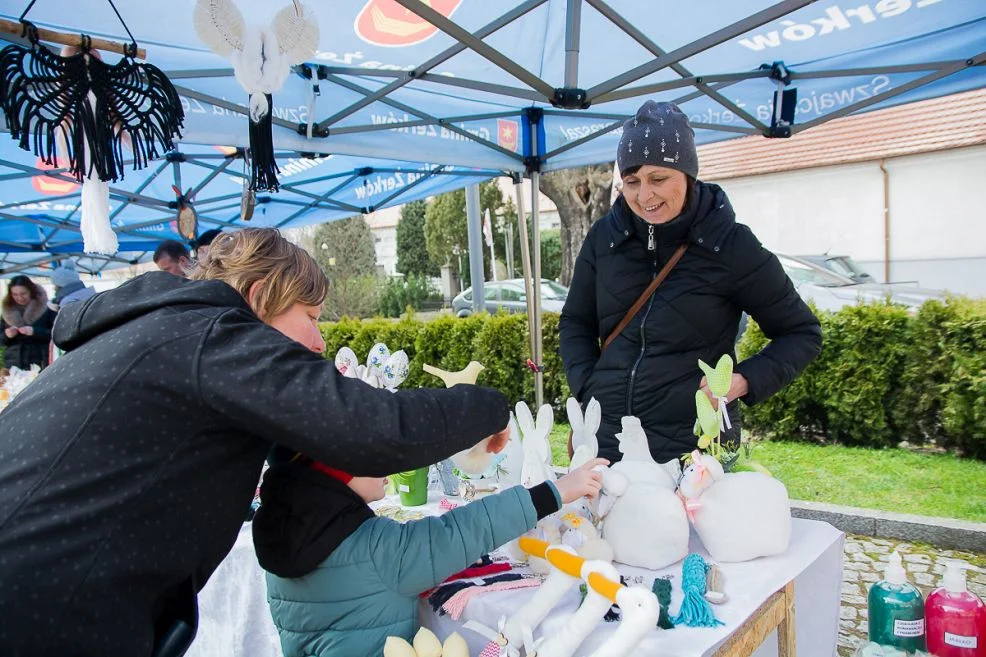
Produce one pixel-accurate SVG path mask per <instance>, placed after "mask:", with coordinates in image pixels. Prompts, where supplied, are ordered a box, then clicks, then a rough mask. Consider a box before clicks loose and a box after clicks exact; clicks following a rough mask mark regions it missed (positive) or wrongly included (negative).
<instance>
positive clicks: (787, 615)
mask: <svg viewBox="0 0 986 657" xmlns="http://www.w3.org/2000/svg"><path fill="white" fill-rule="evenodd" d="M784 604H785V607H786V609H785V612H784V617H783V618H782V619H781V622H780V624H779V625H778V626H777V655H778V657H795V655H796V652H797V651H796V647H795V644H796V643H797V639H796V633H795V629H796V628H795V624H794V580H791V581H790V582H788V583H787V584H786V585H785V586H784Z"/></svg>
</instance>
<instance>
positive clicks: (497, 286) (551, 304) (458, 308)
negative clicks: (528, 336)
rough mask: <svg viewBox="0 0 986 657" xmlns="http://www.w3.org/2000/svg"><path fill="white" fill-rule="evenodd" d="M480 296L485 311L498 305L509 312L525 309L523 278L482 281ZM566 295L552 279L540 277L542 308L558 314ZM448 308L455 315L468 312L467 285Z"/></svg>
mask: <svg viewBox="0 0 986 657" xmlns="http://www.w3.org/2000/svg"><path fill="white" fill-rule="evenodd" d="M483 297H484V299H485V302H486V310H487V312H491V313H495V312H496V311H497V310H499V309H501V308H502V309H503V310H506V311H507V312H511V313H523V312H527V293H526V292H525V290H524V279H523V278H510V279H507V280H505V281H496V282H493V281H488V282H485V283H483ZM567 298H568V288H567V287H565V286H564V285H562V284H560V283H556V282H555V281H549V280H546V279H543V278H542V279H541V309H542V310H547V311H550V312H555V313H560V312H561V309H562V306H564V305H565V299H567ZM452 310H453V311H454V312H455V316H456V317H468V316H469V315H471V314H472V288H471V287H470V288H466V289H465V290H464V291H463V292H461V293H459V294H458V295H456V297H455V298H454V299H452Z"/></svg>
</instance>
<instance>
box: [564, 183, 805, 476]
mask: <svg viewBox="0 0 986 657" xmlns="http://www.w3.org/2000/svg"><path fill="white" fill-rule="evenodd" d="M649 228H650V225H649V224H647V223H646V222H644V221H643V220H642V219H640V218H639V217H637V216H636V215H635V214H634V213H633V211H632V210H631V209H630V207H629V206H628V205H627V203H626V201H625V200H624V199H623V197H622V196H620V197H619V198H618V199H617V201H616V202H615V203H614V205H613V208H612V210H611V211H610V212H609V214H607V215H606V216H605V217H603V218H602V219H600V220H599V221H597V222H596V223H595V224H594V225H593V226H592V228H590V229H589V234H588V235H587V236H586V238H585V242H584V243H583V244H582V249H581V252H580V253H579V256H578V258H577V259H576V261H575V273H574V276H573V278H572V285H571V289H570V291H569V294H568V299H567V301H566V302H565V307H564V310H563V311H562V315H561V320H560V324H559V328H560V333H561V355H562V359H563V361H564V364H565V373H566V374H567V376H568V384H569V387H570V388H571V390H572V392H573V394H574V395H575V396H576V398H577V399H578V400H579V401H580V402H582V403H583V404H584V403H585V402H588V401H589V399H590V398H592V397H595V398H596V399H597V400H598V401H599V403H600V406H601V408H602V415H603V419H602V424H601V426H600V429H599V432H598V434H597V435H598V439H599V455H600V456H602V457H605V458H608V459H610V460H619V458H620V452H619V450H618V440H617V439H616V437H615V434H616V433H618V432H619V431H620V418H621V417H623V416H625V415H635V416H637V417H638V418H640V421H641V424H642V425H643V427H644V429H645V431H646V432H647V438H648V440H649V442H650V449H651V453H652V454H653V455H654V458H655V459H657V460H658V461H660V462H664V461H669V460H671V459H674V458H677V457H680V456H681V455H682V454H684V453H686V452H688V451H690V450H692V449H694V448H695V443H696V438H695V436H694V435H693V433H692V429H693V427H694V424H695V391H696V390H697V389H698V386H699V381H700V380H701V378H702V372H701V370H699V367H698V360H699V359H700V358H701V359H702V360H704V361H705V362H707V363H709V364H710V365H715V363H716V362H717V361H718V360H719V357H720V356H722V355H723V354H730V355H734V342H735V339H736V333H737V330H738V325H739V320H740V316H741V313H742V312H743V311H746V312H747V313H748V314H749V315H750V316H751V317H753V319H755V320H756V321H757V323H758V324H759V325H760V326H761V328H763V330H764V332H765V333H766V335H767V336H768V337H769V338H770V339H771V342H770V344H768V346H767V347H766V348H765V349H764V350H763V351H762V352H760V353H759V354H757V355H756V356H753V357H752V358H749V359H747V360H745V361H743V362H742V363H739V364H738V365H737V366H736V368H735V371H736V372H739V373H740V374H743V375H744V376H745V377H746V379H747V381H748V382H749V392H748V394H747V395H746V396H745V397H744V398H743V401H744V402H746V403H747V404H755V403H756V402H758V401H760V400H762V399H765V398H767V397H769V396H770V395H772V394H774V393H775V392H777V391H778V390H780V389H781V388H782V387H784V386H785V385H787V384H788V383H790V382H791V380H792V379H794V377H795V376H797V375H798V373H799V372H801V370H803V369H804V368H805V366H807V365H808V363H810V362H811V361H812V360H813V359H814V358H815V356H817V355H818V352H819V350H820V348H821V330H820V328H819V324H818V320H817V319H816V318H815V316H814V315H813V314H812V312H811V310H810V309H809V308H808V306H807V305H805V303H804V302H803V301H802V300H801V298H800V297H799V296H798V294H797V292H795V290H794V287H793V285H792V284H791V281H790V279H788V277H787V275H786V274H785V273H784V270H783V269H782V268H781V265H780V262H779V261H778V260H777V258H776V256H774V255H773V254H772V253H771V252H770V251H768V250H767V249H765V248H763V246H761V244H760V242H759V241H758V240H757V238H756V237H755V236H754V235H753V233H752V232H751V231H750V229H749V228H747V227H746V226H744V225H742V224H738V223H736V220H735V215H734V213H733V209H732V207H731V206H730V204H729V200H728V199H727V198H726V195H725V193H724V192H723V191H722V189H721V188H719V187H718V186H717V185H712V184H706V183H702V182H698V183H696V185H695V188H694V189H693V193H692V195H691V200H690V202H689V204H688V206H687V207H686V208H685V209H684V210H683V211H682V214H681V215H679V216H678V217H677V218H675V219H674V220H672V221H670V222H668V223H666V224H661V225H656V226H653V228H654V237H655V240H656V250H655V251H648V249H647V238H648V231H649ZM683 242H687V243H688V245H689V247H688V250H687V251H686V252H685V255H684V257H683V258H682V259H681V261H680V262H679V263H678V264H677V265H676V266H675V268H674V269H673V270H672V271H671V273H670V274H669V276H668V277H667V279H665V281H664V283H662V284H661V286H660V287H659V288H658V289H657V292H656V293H655V294H654V296H653V297H651V301H650V302H648V303H647V304H646V305H645V306H644V307H643V309H642V310H641V311H640V312H639V313H637V316H636V317H634V318H633V320H632V321H631V322H630V324H629V325H628V326H627V327H626V329H624V331H623V333H622V334H621V335H620V336H619V337H618V338H616V339H615V340H614V341H613V343H612V344H611V345H610V346H609V347H608V348H607V349H606V351H605V353H604V354H603V355H602V356H600V342H601V341H602V340H604V339H605V338H606V336H608V335H609V334H610V333H611V332H612V331H613V329H614V328H616V325H617V324H618V323H619V321H620V320H621V319H622V318H623V316H624V314H625V313H626V311H627V310H629V308H630V306H631V305H632V304H633V302H634V301H636V300H637V298H638V297H639V296H640V294H641V293H642V292H643V291H644V289H645V288H646V287H647V285H649V284H650V282H651V281H652V280H653V279H654V277H655V276H656V274H657V272H658V271H659V270H660V269H661V267H662V266H663V265H664V263H665V262H667V260H668V259H669V258H670V257H671V255H672V253H674V251H675V249H676V248H677V247H678V245H679V244H681V243H683ZM733 406H734V404H731V405H730V411H731V415H734V414H735V410H734V409H733V408H732V407H733Z"/></svg>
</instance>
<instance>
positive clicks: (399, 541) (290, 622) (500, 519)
mask: <svg viewBox="0 0 986 657" xmlns="http://www.w3.org/2000/svg"><path fill="white" fill-rule="evenodd" d="M607 463H608V462H607V461H605V460H603V459H596V460H594V461H592V462H590V463H587V464H586V465H585V466H583V467H582V468H579V469H578V470H573V471H572V472H571V473H569V474H567V475H565V476H563V477H561V478H560V479H559V480H558V481H557V482H555V483H551V482H546V483H543V484H539V485H537V486H534V487H532V488H530V489H526V488H524V487H522V486H516V487H513V488H509V489H507V490H504V491H502V492H501V493H499V494H496V495H490V496H488V497H486V498H484V499H480V500H476V501H474V502H471V503H469V504H466V505H463V506H460V507H458V508H456V509H453V510H451V511H449V512H448V513H446V514H444V515H442V516H438V517H428V518H423V519H421V520H415V521H411V522H407V523H399V522H396V521H394V520H391V519H389V518H380V517H377V516H375V515H374V513H373V511H372V510H371V509H370V507H369V506H367V503H368V502H373V501H376V500H379V499H381V498H383V496H384V486H385V484H386V479H385V478H381V477H355V478H353V477H352V476H350V475H348V474H346V473H343V472H340V471H338V470H333V469H332V468H329V467H327V466H325V465H323V464H320V463H317V462H311V461H306V460H302V461H301V462H299V461H295V462H293V463H288V464H284V465H275V466H272V467H271V468H270V469H269V470H268V471H267V473H266V475H265V476H264V483H263V486H262V487H261V490H260V499H261V505H260V509H259V510H258V511H257V515H256V517H255V518H254V521H253V536H254V544H255V546H256V548H257V558H258V559H259V560H260V565H261V566H263V567H264V569H265V570H267V571H268V574H267V598H268V602H269V603H270V610H271V615H272V616H273V618H274V625H275V626H276V627H277V631H278V633H279V634H280V637H281V648H282V650H283V652H284V657H353V656H354V655H359V656H360V657H364V656H365V657H378V656H379V655H382V654H383V645H384V642H385V640H386V638H387V637H388V636H399V637H403V638H405V639H407V640H408V641H410V640H411V639H412V638H413V636H414V633H415V632H416V631H417V629H418V597H417V596H418V594H419V593H422V592H424V591H427V590H429V589H431V588H433V587H435V586H437V585H438V584H440V583H441V582H443V581H444V580H445V579H446V578H448V577H449V576H450V575H452V574H454V573H457V572H459V571H460V570H462V569H464V568H466V567H468V566H469V565H471V564H472V563H473V562H475V561H476V560H477V559H479V558H480V557H481V556H483V555H484V554H486V553H488V552H491V551H492V550H494V549H496V548H497V547H499V546H501V545H504V544H506V543H508V542H510V541H511V540H513V539H515V538H517V537H518V536H521V535H522V534H524V533H525V532H527V531H528V530H530V529H532V528H533V527H534V526H535V525H536V524H537V521H538V520H539V519H541V518H543V517H545V516H548V515H550V514H552V513H554V512H555V511H557V510H558V509H559V508H561V505H562V504H567V503H569V502H572V501H574V500H577V499H578V498H580V497H583V496H590V497H594V496H595V495H596V494H598V492H599V488H600V485H601V475H600V474H599V473H598V472H594V471H593V470H592V468H594V467H596V466H598V465H605V464H607Z"/></svg>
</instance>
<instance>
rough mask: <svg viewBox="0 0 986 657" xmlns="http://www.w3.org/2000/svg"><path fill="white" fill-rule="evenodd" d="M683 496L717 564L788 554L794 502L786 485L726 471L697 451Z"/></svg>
mask: <svg viewBox="0 0 986 657" xmlns="http://www.w3.org/2000/svg"><path fill="white" fill-rule="evenodd" d="M679 492H680V494H681V497H682V498H683V500H684V502H685V508H686V510H687V512H688V516H689V518H690V519H691V521H692V525H694V527H695V533H696V534H698V536H699V538H700V539H702V544H703V545H705V549H707V550H708V551H709V554H711V555H712V558H713V559H715V560H716V561H725V562H737V561H749V560H751V559H756V558H757V557H768V556H771V555H775V554H780V553H782V552H784V551H786V550H787V547H788V544H789V542H790V540H791V503H790V500H789V499H788V495H787V488H785V487H784V484H782V483H781V482H779V481H778V480H776V479H774V478H773V477H771V476H769V475H765V474H763V473H761V472H731V473H729V474H726V473H724V472H723V469H722V465H720V464H719V462H718V461H717V460H716V459H715V458H714V457H712V456H711V455H709V454H702V453H700V452H698V451H695V452H692V464H691V465H689V466H688V467H687V468H685V472H684V473H683V474H682V476H681V488H680V491H679Z"/></svg>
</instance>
